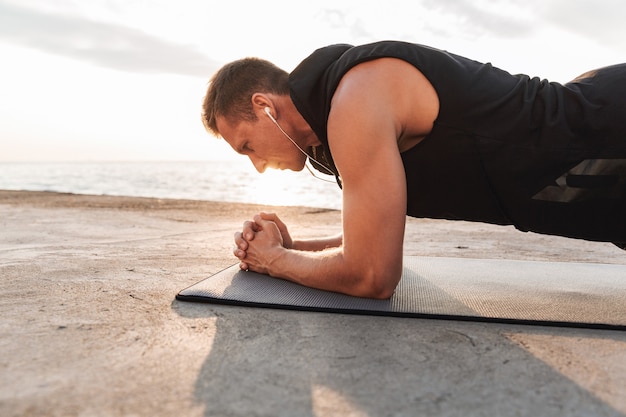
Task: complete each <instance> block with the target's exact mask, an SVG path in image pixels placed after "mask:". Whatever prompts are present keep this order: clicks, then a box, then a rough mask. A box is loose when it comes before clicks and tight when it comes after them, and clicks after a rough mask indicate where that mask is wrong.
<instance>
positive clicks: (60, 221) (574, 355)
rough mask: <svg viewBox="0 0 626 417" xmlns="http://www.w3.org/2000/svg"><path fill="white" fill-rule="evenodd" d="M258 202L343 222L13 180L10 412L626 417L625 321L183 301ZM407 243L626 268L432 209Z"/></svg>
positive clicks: (6, 247)
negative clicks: (554, 321)
mask: <svg viewBox="0 0 626 417" xmlns="http://www.w3.org/2000/svg"><path fill="white" fill-rule="evenodd" d="M261 210H264V211H273V212H276V213H278V214H279V215H280V216H281V218H282V219H283V220H284V221H285V223H286V224H287V225H288V226H289V228H290V231H291V233H292V235H293V236H294V237H316V236H324V235H327V234H336V233H338V232H340V230H341V213H340V212H339V211H338V210H334V209H326V208H310V207H298V206H288V207H274V206H262V205H252V204H244V203H228V202H211V201H197V200H181V199H157V198H139V197H116V196H102V195H99V196H96V195H78V194H66V193H53V192H34V191H0V276H1V279H0V294H1V296H0V316H1V317H2V319H1V322H0V334H1V337H0V374H1V375H2V378H1V380H0V415H2V416H5V417H11V416H174V415H176V416H283V415H284V416H372V417H373V416H383V415H384V416H413V415H447V416H456V415H458V416H509V415H520V416H525V415H528V416H563V415H568V416H589V415H593V416H623V415H626V332H619V331H605V330H590V329H571V328H570V329H568V328H553V327H550V328H547V327H537V326H521V325H504V324H493V323H471V322H455V321H440V320H423V319H403V318H393V317H370V316H355V315H342V314H328V313H311V312H299V311H282V310H270V309H257V308H242V307H232V306H219V305H210V304H196V303H184V302H179V301H176V300H175V298H174V297H175V295H176V294H177V293H178V291H180V290H181V289H183V288H186V287H188V286H189V285H192V284H194V283H196V282H197V281H199V280H201V279H203V278H206V277H207V276H209V275H211V274H213V273H215V272H218V271H220V270H222V269H224V268H226V267H228V266H230V265H232V264H234V263H236V259H235V258H234V257H233V255H232V247H233V240H232V237H233V234H234V232H235V231H237V230H239V229H240V227H241V224H242V223H243V221H244V220H246V219H250V218H251V217H252V215H254V214H255V213H257V212H258V211H261ZM404 251H405V254H406V255H423V256H447V257H467V258H495V259H517V260H541V261H558V262H590V263H609V264H620V265H625V264H626V251H623V250H620V249H619V248H617V247H616V246H614V245H611V244H608V243H595V242H584V241H579V240H573V239H565V238H560V237H553V236H541V235H537V234H532V233H521V232H518V231H516V230H515V229H514V228H512V227H501V226H491V225H485V224H473V223H467V222H451V221H440V220H427V219H409V220H408V221H407V229H406V234H405V249H404Z"/></svg>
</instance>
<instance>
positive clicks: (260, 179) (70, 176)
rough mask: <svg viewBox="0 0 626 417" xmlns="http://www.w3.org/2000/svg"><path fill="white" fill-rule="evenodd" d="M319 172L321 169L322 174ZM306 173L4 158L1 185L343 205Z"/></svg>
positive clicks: (208, 164)
mask: <svg viewBox="0 0 626 417" xmlns="http://www.w3.org/2000/svg"><path fill="white" fill-rule="evenodd" d="M316 174H317V173H316ZM320 176H321V177H323V178H326V179H328V180H329V181H330V182H326V181H321V180H319V179H316V178H314V177H313V176H312V175H311V174H310V173H309V172H308V171H307V170H306V169H305V170H303V171H301V172H293V171H277V170H271V169H270V170H267V171H266V172H265V173H263V174H259V173H258V172H257V171H256V170H255V169H254V167H253V166H252V164H251V163H250V162H249V161H247V160H243V159H242V160H241V161H236V160H235V161H232V160H228V161H136V162H114V161H111V162H107V161H104V162H91V161H90V162H83V161H80V162H0V189H3V190H15V191H49V192H64V193H73V194H89V195H114V196H126V197H154V198H171V199H189V200H203V201H219V202H233V203H237V202H239V203H252V204H266V205H276V206H307V207H317V208H329V209H340V208H341V190H340V189H339V187H338V186H337V184H336V183H335V182H334V178H333V177H329V176H325V175H321V174H320Z"/></svg>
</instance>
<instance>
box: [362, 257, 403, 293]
mask: <svg viewBox="0 0 626 417" xmlns="http://www.w3.org/2000/svg"><path fill="white" fill-rule="evenodd" d="M401 276H402V266H401V265H400V267H399V268H398V267H394V268H386V269H383V270H376V269H371V270H369V271H367V272H365V274H363V275H362V277H363V279H362V282H361V285H360V286H359V287H360V291H359V296H360V297H366V298H374V299H378V300H386V299H389V298H391V296H393V294H394V292H395V290H396V287H397V286H398V283H399V282H400V278H401Z"/></svg>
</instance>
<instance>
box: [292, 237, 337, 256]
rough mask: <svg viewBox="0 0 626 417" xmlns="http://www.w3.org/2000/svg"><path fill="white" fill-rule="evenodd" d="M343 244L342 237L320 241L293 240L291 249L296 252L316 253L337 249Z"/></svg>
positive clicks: (321, 239)
mask: <svg viewBox="0 0 626 417" xmlns="http://www.w3.org/2000/svg"><path fill="white" fill-rule="evenodd" d="M342 243H343V238H342V235H341V234H339V235H337V236H331V237H326V238H320V239H307V240H294V241H293V246H292V249H294V250H297V251H306V252H318V251H323V250H326V249H330V248H337V247H339V246H341V244H342Z"/></svg>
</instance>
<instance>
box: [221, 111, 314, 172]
mask: <svg viewBox="0 0 626 417" xmlns="http://www.w3.org/2000/svg"><path fill="white" fill-rule="evenodd" d="M216 122H217V128H218V130H219V132H220V135H221V136H222V137H223V138H224V140H225V141H226V142H227V143H228V144H229V145H230V146H231V147H232V148H233V149H234V150H235V152H237V153H239V154H241V155H245V156H247V157H248V158H250V161H251V162H252V164H253V165H254V167H255V168H256V170H257V171H259V172H264V171H265V170H266V169H267V168H274V169H290V170H292V171H300V170H302V169H303V168H304V163H305V162H306V157H305V156H304V155H303V154H302V153H301V152H300V150H299V149H298V148H297V147H296V146H295V145H294V144H293V143H291V141H290V140H289V139H288V138H286V137H285V136H284V135H283V134H282V132H281V131H280V130H279V129H278V127H277V126H276V125H275V124H274V123H273V122H272V121H271V120H270V119H269V117H267V116H266V117H259V118H258V119H257V120H256V121H254V122H247V121H241V122H238V123H233V122H231V121H228V120H227V119H226V118H224V117H221V116H218V117H217V118H216ZM294 139H295V138H294Z"/></svg>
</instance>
